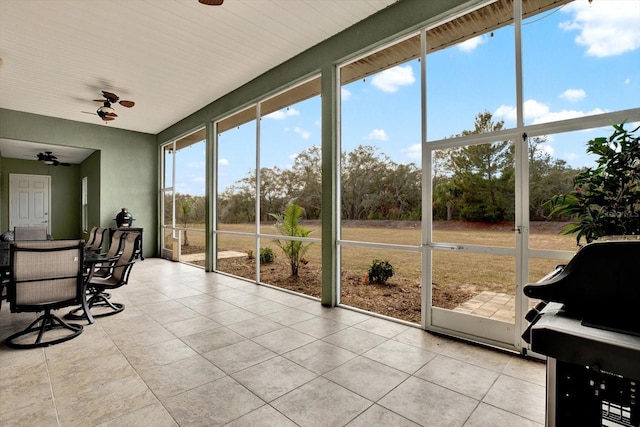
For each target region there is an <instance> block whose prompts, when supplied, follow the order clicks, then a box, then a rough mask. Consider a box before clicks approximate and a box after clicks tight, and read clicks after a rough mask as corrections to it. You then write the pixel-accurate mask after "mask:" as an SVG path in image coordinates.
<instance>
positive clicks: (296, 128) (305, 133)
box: [293, 126, 311, 139]
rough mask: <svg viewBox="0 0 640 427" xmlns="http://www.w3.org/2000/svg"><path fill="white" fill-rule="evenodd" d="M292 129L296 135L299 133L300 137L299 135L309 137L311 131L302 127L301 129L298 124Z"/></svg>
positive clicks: (304, 137)
mask: <svg viewBox="0 0 640 427" xmlns="http://www.w3.org/2000/svg"><path fill="white" fill-rule="evenodd" d="M293 131H294V132H295V133H297V134H298V135H300V137H301V138H302V139H309V137H310V136H311V132H309V131H306V130H304V129H302V128H300V127H298V126H296V127H295V128H293Z"/></svg>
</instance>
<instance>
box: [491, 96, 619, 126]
mask: <svg viewBox="0 0 640 427" xmlns="http://www.w3.org/2000/svg"><path fill="white" fill-rule="evenodd" d="M602 113H606V111H605V110H602V109H600V108H595V109H593V110H590V111H587V112H585V111H576V110H561V111H554V112H552V111H551V109H550V108H549V106H548V105H546V104H543V103H542V102H539V101H536V100H535V99H529V100H527V101H525V103H524V120H525V122H527V123H531V124H538V123H548V122H555V121H558V120H567V119H575V118H577V117H584V116H592V115H596V114H602ZM493 116H494V117H495V118H498V119H503V120H505V121H508V122H515V121H516V108H515V107H513V106H511V105H501V106H500V107H498V108H497V109H496V111H495V112H494V113H493Z"/></svg>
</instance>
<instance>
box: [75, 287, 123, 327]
mask: <svg viewBox="0 0 640 427" xmlns="http://www.w3.org/2000/svg"><path fill="white" fill-rule="evenodd" d="M109 297H110V295H109V294H107V293H103V292H100V291H98V292H96V293H95V294H93V296H92V297H91V298H90V299H89V301H88V302H87V303H86V306H85V303H83V305H82V307H77V308H75V309H73V310H71V311H70V312H69V313H67V314H66V315H65V316H64V317H65V319H72V320H82V319H84V318H85V317H86V318H89V317H91V318H92V319H93V318H96V317H106V316H113V315H114V314H117V313H120V312H121V311H123V310H124V304H120V303H117V302H111V301H109ZM92 307H103V308H104V307H106V308H109V309H110V311H107V312H105V313H98V314H94V313H91V308H92ZM81 311H82V312H83V313H82V314H80V312H81Z"/></svg>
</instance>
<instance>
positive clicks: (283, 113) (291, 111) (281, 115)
mask: <svg viewBox="0 0 640 427" xmlns="http://www.w3.org/2000/svg"><path fill="white" fill-rule="evenodd" d="M299 115H300V111H298V110H296V109H295V108H287V109H286V110H278V111H274V112H273V113H270V114H267V115H266V116H264V117H265V118H267V119H274V120H284V119H286V118H287V117H291V116H299Z"/></svg>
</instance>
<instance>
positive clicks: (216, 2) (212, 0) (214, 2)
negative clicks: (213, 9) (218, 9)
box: [198, 0, 224, 6]
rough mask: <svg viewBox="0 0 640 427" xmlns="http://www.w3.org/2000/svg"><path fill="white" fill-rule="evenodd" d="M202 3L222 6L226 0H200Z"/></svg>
mask: <svg viewBox="0 0 640 427" xmlns="http://www.w3.org/2000/svg"><path fill="white" fill-rule="evenodd" d="M198 1H199V2H200V3H202V4H206V5H207V6H220V5H221V4H222V3H223V2H224V0H198Z"/></svg>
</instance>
